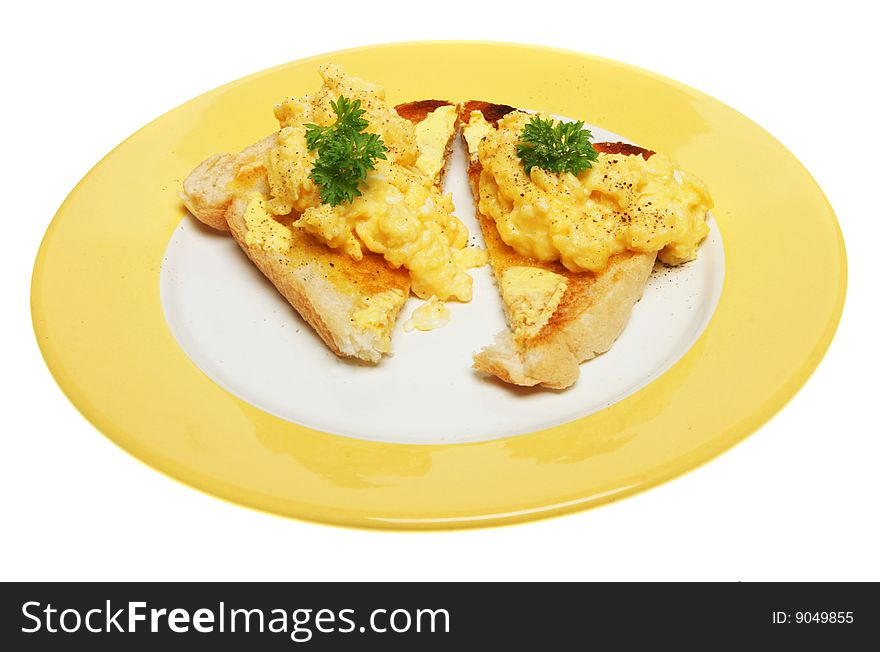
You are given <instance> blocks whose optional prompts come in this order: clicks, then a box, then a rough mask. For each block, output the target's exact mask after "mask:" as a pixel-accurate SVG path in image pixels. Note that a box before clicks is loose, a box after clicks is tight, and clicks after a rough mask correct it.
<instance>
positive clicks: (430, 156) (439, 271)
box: [241, 64, 472, 301]
mask: <svg viewBox="0 0 880 652" xmlns="http://www.w3.org/2000/svg"><path fill="white" fill-rule="evenodd" d="M319 72H320V74H321V76H322V77H323V80H324V84H323V86H322V87H321V89H320V90H319V91H318V92H317V93H315V94H313V95H307V96H304V97H300V98H289V99H287V100H285V101H284V102H282V103H281V104H279V105H278V106H276V107H275V116H276V117H277V118H278V121H279V123H280V125H281V127H282V129H281V131H280V132H279V134H278V139H277V144H276V145H275V146H274V147H273V148H272V150H271V151H270V153H269V156H268V160H267V161H266V163H265V167H266V174H267V180H268V195H269V196H268V198H267V199H266V201H264V202H260V204H259V206H258V205H257V203H256V202H254V203H253V206H251V207H249V208H248V212H249V214H250V213H251V208H253V215H252V216H251V220H250V221H249V222H248V228H249V230H250V229H251V227H252V226H253V228H254V231H253V236H252V237H253V239H254V242H255V243H257V244H259V245H260V246H263V245H267V246H268V245H269V244H272V243H275V244H279V245H280V244H282V243H280V241H279V238H281V236H280V235H279V234H278V233H276V231H277V228H280V229H286V228H287V227H285V226H283V225H281V224H279V223H277V222H276V221H275V220H271V219H270V220H268V221H267V220H265V219H263V218H264V217H265V216H266V215H269V216H271V215H288V214H293V215H295V216H298V217H297V218H296V219H294V220H293V221H292V226H293V227H294V228H300V229H303V230H305V231H307V232H308V233H310V234H312V235H313V236H314V237H316V238H317V239H318V240H320V241H322V242H324V243H326V244H327V246H329V247H331V248H333V249H341V250H342V251H343V252H344V253H346V254H347V255H348V256H350V257H351V258H352V259H353V260H361V259H362V258H363V255H364V249H366V250H368V251H372V252H375V253H378V254H381V255H382V256H384V258H385V260H386V261H388V263H389V264H391V265H392V266H393V267H394V268H399V267H405V268H406V269H408V270H409V272H410V277H411V279H412V290H413V292H414V293H415V294H416V295H418V296H419V297H422V298H428V297H431V296H436V297H438V298H439V299H441V300H446V299H458V300H460V301H470V299H471V294H472V289H471V285H472V280H471V277H470V276H469V275H468V273H467V271H466V267H467V266H468V265H467V263H468V260H467V257H466V256H465V254H464V253H463V252H464V251H465V246H466V244H467V239H468V232H467V228H466V227H465V226H464V225H463V224H462V223H461V222H460V221H459V220H458V218H456V217H455V216H454V215H453V214H452V211H453V206H452V198H451V195H445V194H442V193H441V192H440V191H439V190H437V188H436V187H435V186H434V185H433V182H432V178H431V177H430V176H429V175H428V174H427V173H429V172H431V173H432V174H433V175H435V176H436V173H437V172H438V171H439V169H440V167H441V166H442V157H443V151H442V149H443V148H444V147H445V138H444V142H443V143H442V145H441V144H435V145H433V146H430V145H428V144H427V143H428V140H430V139H431V138H434V139H436V138H437V134H438V133H439V131H440V130H441V129H442V128H443V127H444V125H447V126H446V128H447V129H449V128H450V127H451V125H450V123H449V121H450V120H452V124H454V121H455V107H448V108H449V109H451V111H440V113H439V115H436V116H433V117H429V118H428V120H431V122H429V123H428V124H427V125H426V126H425V127H424V128H422V129H421V130H420V131H418V130H417V128H416V127H414V126H413V124H412V123H411V122H409V121H408V120H405V119H404V118H401V117H400V116H399V115H398V114H397V112H396V111H395V110H394V108H393V107H391V106H389V105H388V104H387V103H386V102H385V92H384V90H382V89H381V88H380V87H379V86H376V85H374V84H371V83H369V82H366V81H363V80H360V79H357V78H355V77H350V76H348V75H347V74H346V73H345V72H344V71H343V70H342V68H341V67H339V66H337V65H329V64H328V65H323V66H320V67H319ZM340 95H345V96H346V97H347V98H349V99H351V100H360V101H361V108H362V109H364V110H365V111H366V113H365V114H364V116H363V117H364V119H366V120H368V121H369V126H368V127H367V131H369V132H372V133H377V134H379V135H380V136H381V138H382V141H383V142H384V143H385V146H386V148H387V152H386V156H387V160H377V161H376V168H375V169H374V170H372V171H371V172H370V173H369V174H368V176H367V179H366V181H365V182H364V183H362V184H361V186H360V190H361V192H362V193H363V194H362V195H360V196H358V197H356V198H355V199H354V200H353V201H352V202H350V203H342V204H340V205H338V206H330V205H328V204H322V203H321V197H320V188H319V187H318V186H317V185H316V184H315V183H314V182H313V181H312V180H311V179H310V178H309V174H310V173H311V171H312V168H313V167H314V164H315V159H316V157H317V154H316V153H315V152H310V151H309V149H308V146H307V144H306V127H305V125H307V124H309V123H314V124H318V125H331V124H333V123H334V122H335V121H336V115H335V113H334V112H333V110H332V108H331V106H330V102H331V101H335V100H336V99H337V98H338V97H339V96H340ZM434 113H435V114H436V113H437V111H435V112H434ZM447 133H448V131H447ZM420 144H421V145H422V149H421V150H420V147H419V145H420ZM435 150H437V151H435ZM438 160H439V162H438ZM247 173H248V172H247V171H242V173H241V174H247ZM269 222H274V223H275V225H277V228H276V226H273V225H272V224H270V223H269ZM249 237H250V236H249Z"/></svg>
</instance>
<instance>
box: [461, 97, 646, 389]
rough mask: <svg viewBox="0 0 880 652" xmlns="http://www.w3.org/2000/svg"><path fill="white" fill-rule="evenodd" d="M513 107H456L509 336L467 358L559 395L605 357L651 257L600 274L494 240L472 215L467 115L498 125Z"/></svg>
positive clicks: (620, 150) (625, 149) (639, 256)
mask: <svg viewBox="0 0 880 652" xmlns="http://www.w3.org/2000/svg"><path fill="white" fill-rule="evenodd" d="M516 110H517V109H515V108H514V107H511V106H506V105H502V104H491V103H488V102H481V101H469V102H463V103H461V104H460V105H459V120H460V122H461V126H462V140H463V141H464V145H465V148H466V150H467V152H468V179H469V181H470V185H471V190H472V191H473V196H474V201H475V204H476V206H477V219H478V221H479V223H480V228H481V230H482V232H483V238H484V240H485V241H486V249H487V250H488V253H489V263H490V264H491V266H492V270H493V272H494V274H495V280H496V282H497V284H498V287H499V290H500V292H501V298H502V301H503V303H504V310H505V313H506V316H507V322H508V325H509V326H510V330H509V331H504V332H502V333H500V334H499V335H498V336H497V337H496V340H495V343H494V344H492V345H490V346H487V347H486V348H484V349H483V350H482V351H480V352H479V353H477V354H476V355H475V356H474V367H475V368H476V369H478V370H480V371H483V372H486V373H489V374H492V375H494V376H497V377H498V378H500V379H501V380H503V381H505V382H507V383H512V384H515V385H523V386H534V385H541V386H544V387H549V388H555V389H562V388H565V387H568V386H570V385H572V384H573V383H574V382H575V381H576V380H577V379H578V376H579V375H580V367H579V365H580V363H582V362H584V361H586V360H589V359H591V358H593V357H595V356H596V355H598V354H600V353H604V352H605V351H607V350H608V349H609V348H611V345H612V344H613V343H614V341H615V340H616V339H617V337H618V336H619V335H620V333H621V332H622V331H623V328H624V326H626V323H627V321H629V317H630V314H631V312H632V308H633V306H634V305H635V303H636V302H637V301H638V300H639V299H640V298H641V296H642V291H643V289H644V287H645V283H646V281H647V280H648V276H649V275H650V274H651V270H652V269H653V267H654V260H655V258H656V254H655V253H629V252H627V253H622V254H618V255H616V256H614V257H612V258H611V260H610V261H609V264H608V266H607V267H606V268H605V269H604V270H602V271H601V272H599V273H591V272H571V271H569V270H567V269H566V268H565V267H563V266H562V264H560V263H558V262H541V261H537V260H533V259H530V258H525V257H523V256H521V255H519V254H518V253H517V252H516V251H514V249H513V248H512V247H510V246H508V245H507V244H505V243H504V241H503V240H502V239H501V236H500V235H499V234H498V230H497V229H496V227H495V222H494V221H493V220H492V219H491V218H489V217H487V216H485V215H483V214H482V213H481V212H480V210H479V203H480V172H481V170H482V168H481V165H480V161H479V158H478V156H477V150H476V148H477V146H478V144H479V141H480V139H481V134H480V133H478V131H477V130H476V129H474V130H471V131H470V132H469V131H468V124H469V121H470V118H471V115H472V112H474V111H478V112H480V113H481V114H482V115H483V118H484V119H485V121H486V122H488V123H489V124H491V125H492V126H493V127H497V125H498V120H500V119H501V118H503V117H504V116H505V115H507V114H508V113H510V112H511V111H516ZM594 147H595V148H596V149H597V150H599V151H600V152H607V153H616V154H624V155H633V156H638V155H641V156H644V157H645V158H648V157H649V156H651V155H652V154H653V152H651V151H649V150H645V149H641V148H639V147H634V146H632V145H627V144H624V143H594Z"/></svg>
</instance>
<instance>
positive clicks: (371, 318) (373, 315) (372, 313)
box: [351, 289, 405, 353]
mask: <svg viewBox="0 0 880 652" xmlns="http://www.w3.org/2000/svg"><path fill="white" fill-rule="evenodd" d="M404 300H405V297H404V296H403V292H402V291H401V290H398V289H392V290H385V291H384V292H379V293H378V294H374V295H372V296H367V297H362V298H361V299H360V300H359V301H358V304H357V306H355V311H354V313H353V314H352V316H351V320H352V322H353V323H354V325H355V326H356V327H357V328H358V329H359V330H362V331H367V330H374V331H379V332H380V333H387V334H388V337H386V338H385V339H384V340H383V341H382V342H381V344H380V347H381V348H382V352H383V353H387V352H388V350H389V348H390V347H391V327H392V326H393V325H394V324H393V321H392V318H391V314H392V313H393V311H394V309H395V308H397V307H398V306H399V305H401V304H402V303H403V301H404ZM394 314H395V315H396V313H394Z"/></svg>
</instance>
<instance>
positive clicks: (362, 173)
mask: <svg viewBox="0 0 880 652" xmlns="http://www.w3.org/2000/svg"><path fill="white" fill-rule="evenodd" d="M330 106H331V107H332V108H333V112H334V113H335V114H336V122H335V123H334V124H332V125H330V126H327V127H322V126H320V125H316V124H307V125H306V145H307V146H308V148H309V151H315V150H317V151H318V158H317V160H316V161H315V166H314V168H312V171H311V173H310V174H309V178H311V179H312V180H313V181H314V182H315V183H317V184H318V185H319V186H320V188H321V201H322V202H324V203H326V204H330V205H331V206H338V205H339V204H342V203H343V202H351V201H352V200H353V199H354V198H355V197H357V196H358V195H360V194H361V191H360V189H359V188H358V186H359V185H360V182H361V181H363V180H364V179H366V178H367V172H369V171H370V170H372V169H374V168H375V167H376V160H377V159H385V152H387V151H388V149H387V148H386V147H385V143H383V142H382V139H381V138H380V137H379V136H378V135H377V134H370V133H365V132H364V129H366V128H367V127H368V126H369V124H370V123H369V122H368V121H367V120H365V119H364V118H363V117H362V116H363V115H364V113H366V111H364V110H363V109H362V108H361V101H360V100H354V101H352V100H349V99H348V98H347V97H344V96H342V95H340V96H339V98H338V99H337V100H336V101H335V102H330Z"/></svg>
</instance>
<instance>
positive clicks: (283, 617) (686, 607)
mask: <svg viewBox="0 0 880 652" xmlns="http://www.w3.org/2000/svg"><path fill="white" fill-rule="evenodd" d="M2 593H3V597H2V602H0V622H2V632H0V637H2V638H0V641H2V643H3V644H4V648H5V649H7V650H16V651H18V650H67V649H80V648H82V649H88V650H96V651H100V650H121V649H127V646H128V645H129V644H135V645H138V646H140V645H147V646H157V648H158V649H161V650H163V652H165V651H173V650H200V649H221V650H223V649H237V650H238V649H247V650H295V649H308V650H344V649H362V648H366V649H373V647H378V646H381V647H382V649H387V650H414V649H418V650H435V649H436V650H450V649H471V647H472V646H473V645H474V644H475V643H477V642H487V643H491V644H492V646H493V648H495V647H496V646H498V645H505V646H512V647H511V649H514V650H519V649H527V646H536V649H557V647H558V646H561V645H562V644H563V643H564V644H565V645H566V647H569V646H572V645H573V646H576V648H578V649H589V648H590V647H592V646H593V645H595V644H598V643H599V642H602V644H603V645H605V644H607V643H611V644H613V645H614V647H615V648H616V649H621V648H622V649H631V647H632V646H635V645H637V644H661V645H663V646H664V647H666V646H674V647H675V648H676V649H682V648H684V649H701V650H705V649H714V648H715V647H716V646H717V644H719V643H723V644H725V646H726V645H735V644H743V645H749V646H750V647H753V646H755V645H764V644H767V645H773V644H785V645H794V644H799V645H801V644H807V643H809V644H812V645H827V646H833V647H830V648H829V649H853V648H852V645H853V644H855V643H856V642H859V643H861V644H862V645H864V643H865V642H867V641H875V642H876V640H877V635H878V633H880V627H878V618H880V600H878V595H877V586H876V585H875V584H836V583H833V584H832V583H826V584H813V583H804V584H752V583H749V584H709V583H697V584H685V583H676V584H659V583H655V584H644V583H631V584H602V583H599V584H583V583H571V584H547V583H532V584H527V583H500V584H460V583H448V584H447V583H437V584H433V583H432V584H426V583H419V584H415V583H413V584H406V583H402V584H371V583H356V584H355V583H338V584H317V583H269V584H264V583H197V584H173V583H31V584H14V583H12V584H4V585H3V586H2ZM707 636H708V637H709V638H707ZM10 643H11V644H12V645H11V646H10V645H9V644H10Z"/></svg>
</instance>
